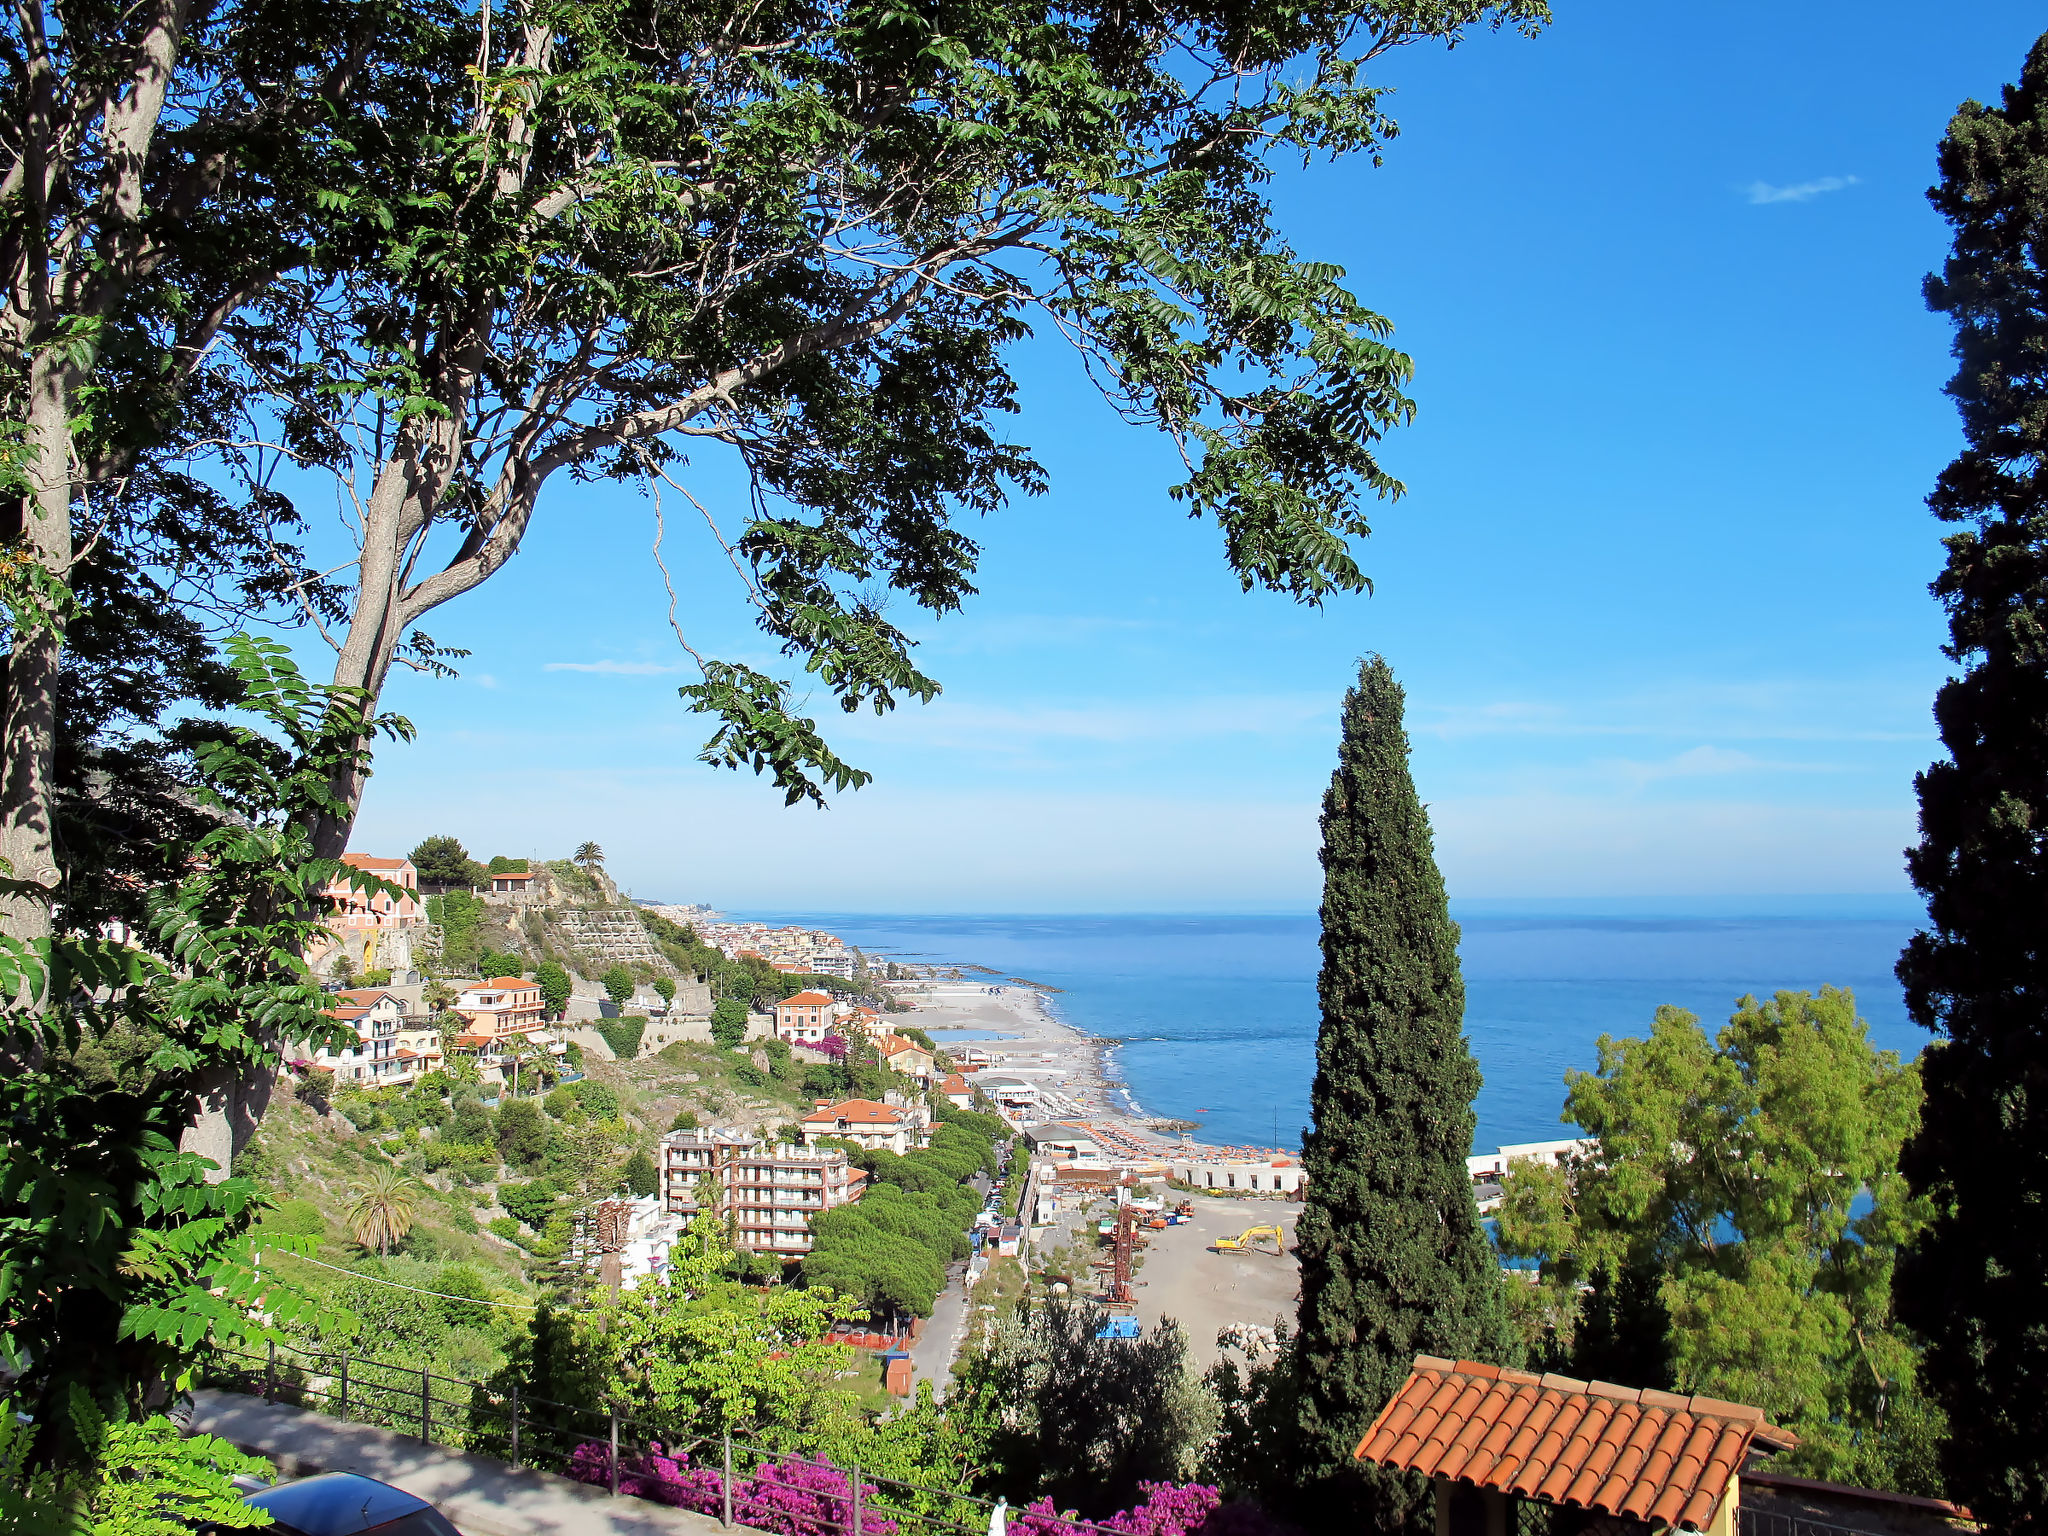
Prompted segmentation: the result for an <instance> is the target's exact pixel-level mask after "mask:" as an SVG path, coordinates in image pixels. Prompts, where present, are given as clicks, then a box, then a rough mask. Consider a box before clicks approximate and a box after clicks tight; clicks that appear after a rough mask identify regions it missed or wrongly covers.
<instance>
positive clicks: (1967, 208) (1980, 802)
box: [1895, 37, 2048, 1530]
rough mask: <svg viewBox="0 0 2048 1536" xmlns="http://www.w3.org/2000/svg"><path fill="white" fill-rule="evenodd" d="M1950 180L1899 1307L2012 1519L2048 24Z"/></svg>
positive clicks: (2033, 1439) (1970, 121)
mask: <svg viewBox="0 0 2048 1536" xmlns="http://www.w3.org/2000/svg"><path fill="white" fill-rule="evenodd" d="M1939 163H1940V171H1941V180H1940V183H1939V184H1938V185H1937V186H1936V187H1935V188H1934V189H1933V191H1932V192H1931V193H1930V194H1929V196H1930V198H1931V199H1932V201H1933V203H1934V206H1935V207H1936V208H1937V209H1938V210H1939V211H1940V212H1941V213H1942V214H1943V216H1944V217H1946V218H1947V219H1948V221H1949V222H1950V224H1951V225H1953V226H1954V229H1955V245H1954V249H1953V252H1952V254H1951V256H1950V258H1949V260H1948V262H1947V264H1946V265H1945V267H1944V268H1943V271H1942V273H1941V275H1940V276H1939V277H1931V278H1929V279H1928V281H1927V301H1928V306H1929V308H1931V309H1933V310H1935V311H1937V312H1939V313H1945V314H1947V315H1949V316H1950V317H1951V318H1952V320H1953V321H1954V324H1955V327H1956V339H1955V355H1956V358H1957V362H1958V367H1957V370H1956V373H1955V377H1954V378H1953V379H1952V380H1950V382H1949V386H1948V389H1949V394H1950V395H1951V396H1952V397H1953V398H1954V399H1955V401H1956V403H1957V405H1958V407H1959V408H1960V411H1961V415H1962V425H1963V435H1964V442H1965V448H1964V451H1963V452H1962V454H1961V455H1960V456H1959V457H1958V458H1957V459H1956V460H1955V462H1954V463H1952V464H1950V465H1949V466H1948V468H1947V469H1945V470H1944V471H1943V472H1942V474H1941V477H1940V479H1939V480H1938V481H1937V482H1936V485H1935V489H1934V493H1933V494H1932V495H1931V496H1930V497H1929V498H1928V505H1929V506H1930V507H1931V508H1932V509H1933V510H1934V512H1935V514H1936V515H1937V516H1938V517H1940V518H1941V519H1942V520H1943V521H1945V522H1948V523H1952V524H1954V525H1956V531H1954V532H1953V533H1950V534H1949V535H1948V536H1947V537H1946V539H1945V540H1944V542H1945V543H1946V545H1947V547H1948V561H1947V564H1946V566H1945V568H1944V569H1943V571H1942V574H1941V576H1940V577H1939V578H1938V579H1937V580H1936V581H1935V583H1934V591H1935V593H1936V595H1937V596H1939V597H1940V598H1941V600H1942V602H1943V604H1944V606H1946V608H1947V609H1948V615H1949V644H1948V646H1947V654H1948V656H1949V658H1950V659H1951V660H1952V661H1954V662H1956V663H1958V664H1959V665H1960V666H1961V667H1962V672H1961V675H1959V676H1956V677H1952V678H1951V679H1950V680H1949V682H1948V683H1946V684H1945V685H1944V686H1943V687H1942V689H1941V691H1940V693H1939V694H1938V695H1937V697H1936V700H1935V710H1934V713H1935V718H1936V721H1937V723H1938V724H1939V726H1940V728H1941V739H1942V743H1943V745H1944V746H1945V747H1946V748H1947V752H1948V757H1947V760H1946V761H1942V762H1937V763H1935V764H1934V765H1933V766H1932V767H1930V768H1928V769H1927V771H1926V772H1924V773H1922V774H1921V775H1920V776H1919V778H1918V780H1917V781H1916V787H1917V789H1918V791H1919V796H1920V831H1921V840H1920V843H1919V845H1918V846H1917V847H1916V848H1913V849H1911V850H1909V851H1908V853H1907V867H1908V869H1909V870H1910V871H1911V873H1912V876H1913V883H1914V884H1915V885H1916V886H1918V887H1919V889H1920V891H1921V892H1922V894H1924V895H1925V896H1926V898H1927V915H1928V925H1927V928H1926V929H1925V930H1924V931H1923V932H1921V933H1919V934H1916V935H1915V936H1914V938H1913V939H1912V941H1911V942H1910V943H1909V944H1908V946H1907V948H1906V951H1905V954H1904V956H1903V957H1902V958H1901V959H1900V961H1899V979H1900V980H1901V981H1902V982H1904V983H1905V987H1906V1003H1907V1007H1908V1009H1909V1010H1910V1011H1911V1012H1912V1015H1913V1017H1914V1018H1915V1019H1916V1020H1917V1021H1918V1022H1919V1023H1921V1024H1923V1025H1925V1026H1926V1027H1927V1028H1929V1029H1931V1030H1933V1031H1935V1032H1936V1034H1937V1036H1938V1037H1939V1038H1937V1039H1936V1040H1935V1042H1934V1043H1933V1044H1932V1045H1930V1046H1929V1048H1928V1050H1927V1052H1926V1054H1925V1056H1924V1057H1923V1060H1922V1074H1923V1080H1924V1083H1925V1086H1926V1095H1927V1097H1926V1104H1925V1109H1924V1117H1923V1120H1922V1126H1921V1130H1920V1133H1919V1135H1918V1136H1917V1137H1915V1138H1914V1140H1913V1141H1912V1142H1911V1143H1910V1144H1909V1145H1908V1147H1907V1149H1906V1155H1905V1157H1904V1158H1903V1159H1902V1166H1903V1167H1904V1170H1905V1172H1906V1175H1907V1177H1908V1178H1909V1179H1910V1180H1911V1181H1912V1184H1913V1187H1914V1188H1915V1190H1916V1191H1918V1192H1920V1193H1922V1194H1925V1195H1926V1196H1928V1197H1929V1198H1930V1200H1931V1204H1932V1209H1933V1220H1932V1222H1931V1223H1930V1225H1928V1226H1927V1227H1926V1228H1925V1230H1924V1231H1923V1232H1922V1233H1921V1234H1920V1235H1919V1237H1918V1238H1917V1239H1916V1240H1915V1241H1914V1242H1913V1243H1912V1245H1911V1246H1910V1248H1909V1249H1908V1250H1907V1252H1906V1253H1905V1254H1904V1255H1903V1256H1902V1258H1901V1261H1900V1264H1899V1268H1898V1271H1897V1278H1896V1282H1895V1284H1896V1291H1897V1299H1898V1306H1899V1315H1900V1317H1901V1318H1902V1319H1903V1320H1904V1321H1905V1322H1907V1323H1908V1324H1909V1325H1910V1326H1911V1327H1913V1328H1915V1329H1916V1330H1918V1331H1919V1333H1920V1334H1921V1336H1922V1337H1923V1338H1924V1339H1925V1341H1926V1343H1927V1346H1928V1348H1927V1354H1926V1357H1925V1360H1924V1362H1923V1367H1922V1380H1923V1384H1924V1385H1925V1386H1926V1387H1927V1389H1928V1390H1929V1391H1931V1393H1932V1394H1933V1396H1934V1397H1935V1398H1936V1399H1937V1400H1938V1401H1939V1402H1940V1403H1941V1404H1942V1405H1943V1407H1945V1408H1946V1410H1947V1412H1948V1415H1949V1420H1950V1425H1951V1430H1952V1433H1951V1437H1950V1440H1949V1443H1948V1445H1947V1447H1946V1449H1945V1451H1944V1453H1943V1460H1944V1472H1945V1474H1946V1476H1947V1479H1948V1483H1949V1491H1950V1492H1951V1494H1952V1495H1953V1496H1955V1497H1957V1498H1959V1499H1963V1500H1965V1501H1967V1502H1968V1504H1969V1505H1970V1507H1971V1508H1972V1509H1973V1510H1975V1511H1976V1513H1977V1515H1978V1516H1979V1518H1980V1519H1983V1520H1985V1521H1986V1522H1987V1523H1988V1525H1989V1526H1990V1528H1992V1529H1995V1530H2037V1529H2040V1528H2042V1526H2043V1524H2044V1515H2043V1513H2042V1512H2043V1511H2044V1510H2048V1326H2044V1322H2043V1316H2042V1311H2043V1304H2044V1302H2048V1220H2044V1215H2048V846H2044V832H2048V274H2044V261H2043V255H2044V249H2048V37H2044V38H2043V39H2041V40H2040V41H2038V42H2036V43H2035V44H2034V46H2033V49H2032V51H2031V52H2030V54H2029V56H2028V58H2027V62H2026V67H2025V69H2024V70H2023V71H2022V73H2021V77H2020V83H2019V85H2018V86H2017V87H2011V86H2008V87H2007V88H2006V91H2005V94H2004V100H2003V103H2002V104H2001V105H1999V106H1996V107H1987V106H1983V105H1980V104H1978V103H1976V102H1966V103H1965V104H1964V105H1963V106H1962V107H1961V108H1960V109H1959V110H1958V111H1957V113H1956V115H1955V117H1954V118H1953V119H1952V120H1951V121H1950V123H1949V127H1948V133H1947V136H1946V137H1945V138H1944V139H1943V141H1942V144H1941V152H1940V162H1939Z"/></svg>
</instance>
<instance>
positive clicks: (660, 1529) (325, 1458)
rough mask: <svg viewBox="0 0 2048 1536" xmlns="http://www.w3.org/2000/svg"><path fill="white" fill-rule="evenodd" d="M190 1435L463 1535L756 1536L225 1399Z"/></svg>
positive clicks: (371, 1431)
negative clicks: (418, 1513) (405, 1500)
mask: <svg viewBox="0 0 2048 1536" xmlns="http://www.w3.org/2000/svg"><path fill="white" fill-rule="evenodd" d="M192 1395H193V1397H194V1398H195V1399H196V1400H197V1403H198V1412H197V1414H196V1415H195V1416H194V1419H193V1427H194V1428H196V1429H201V1430H204V1431H205V1432H206V1433H208V1434H212V1435H219V1436H220V1437H221V1439H223V1440H227V1441H231V1442H233V1443H234V1444H236V1445H238V1446H241V1447H242V1448H243V1449H245V1450H251V1451H259V1452H261V1453H262V1454H263V1455H265V1456H268V1457H269V1458H270V1459H271V1460H272V1461H273V1462H275V1463H276V1464H277V1469H278V1470H279V1471H280V1472H282V1473H285V1474H286V1475H288V1476H294V1477H298V1476H304V1475H306V1474H307V1473H311V1472H362V1473H365V1474H367V1475H368V1476H370V1477H374V1478H378V1479H380V1480H381V1481H383V1482H387V1483H390V1484H391V1485H392V1486H393V1487H395V1488H403V1489H404V1490H405V1491H406V1492H407V1493H414V1494H418V1495H419V1496H420V1497H421V1498H423V1499H425V1500H427V1501H428V1502H429V1503H431V1504H433V1505H434V1506H435V1507H436V1508H438V1509H439V1510H440V1511H441V1513H442V1514H444V1515H446V1516H447V1517H448V1518H449V1519H450V1520H452V1521H454V1522H455V1525H456V1528H457V1529H458V1530H461V1531H463V1532H465V1533H466V1536H735V1533H740V1536H755V1533H752V1532H750V1531H749V1529H748V1527H746V1526H740V1525H735V1526H732V1527H731V1528H730V1529H729V1530H728V1529H727V1528H726V1527H723V1526H721V1525H720V1524H719V1523H718V1521H717V1520H715V1519H713V1518H711V1517H709V1516H705V1515H699V1514H695V1513H693V1512H691V1511H689V1510H686V1509H670V1508H668V1507H667V1506H666V1505H662V1504H652V1503H648V1502H645V1501H644V1500H641V1499H633V1498H622V1499H614V1498H612V1497H610V1495H609V1494H608V1493H607V1492H606V1490H604V1489H602V1488H591V1487H588V1486H586V1485H584V1484H582V1483H572V1482H570V1481H569V1480H568V1479H567V1478H565V1477H555V1476H552V1475H550V1474H549V1473H546V1472H535V1471H533V1470H532V1469H531V1468H523V1469H521V1470H519V1471H516V1472H515V1471H513V1470H512V1469H511V1468H510V1467H507V1466H506V1465H505V1464H504V1463H503V1462H497V1461H490V1460H487V1459H486V1458H484V1457H482V1456H471V1455H468V1454H466V1453H464V1452H462V1451H452V1450H448V1449H446V1448H445V1447H442V1446H438V1445H421V1444H420V1442H419V1440H418V1438H417V1437H415V1436H412V1435H401V1434H398V1433H395V1432H394V1431H392V1430H388V1429H378V1428H375V1427H374V1426H372V1425H368V1424H345V1423H343V1422H342V1421H340V1420H339V1419H330V1418H328V1417H327V1416H326V1415H324V1414H318V1413H313V1412H311V1411H310V1410H307V1409H304V1408H289V1407H286V1406H284V1405H283V1404H271V1403H265V1402H264V1401H262V1399H260V1398H254V1397H243V1396H240V1395H239V1394H237V1393H232V1392H213V1391H201V1392H195V1393H193V1394H192Z"/></svg>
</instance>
